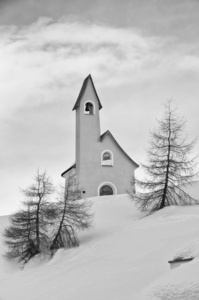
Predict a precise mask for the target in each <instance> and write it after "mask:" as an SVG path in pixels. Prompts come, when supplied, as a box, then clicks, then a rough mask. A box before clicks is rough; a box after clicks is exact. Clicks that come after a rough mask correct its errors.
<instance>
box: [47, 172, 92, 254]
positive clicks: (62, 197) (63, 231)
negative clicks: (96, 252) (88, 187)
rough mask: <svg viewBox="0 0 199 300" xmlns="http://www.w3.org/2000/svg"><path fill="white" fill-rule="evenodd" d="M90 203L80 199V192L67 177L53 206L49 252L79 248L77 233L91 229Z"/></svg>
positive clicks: (71, 179) (70, 178)
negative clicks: (53, 213) (53, 218)
mask: <svg viewBox="0 0 199 300" xmlns="http://www.w3.org/2000/svg"><path fill="white" fill-rule="evenodd" d="M90 208H91V203H90V202H89V201H88V200H85V199H81V192H80V190H79V189H78V187H77V186H76V185H74V184H73V178H72V177H71V176H70V175H69V178H68V181H67V182H66V185H65V187H60V193H59V199H58V202H57V203H56V204H55V211H56V218H55V223H54V230H53V232H54V233H53V237H52V242H51V246H50V250H51V251H54V250H57V249H59V248H71V247H76V246H79V240H78V237H77V232H78V231H82V230H86V229H89V228H91V227H92V219H93V214H92V213H91V212H90Z"/></svg>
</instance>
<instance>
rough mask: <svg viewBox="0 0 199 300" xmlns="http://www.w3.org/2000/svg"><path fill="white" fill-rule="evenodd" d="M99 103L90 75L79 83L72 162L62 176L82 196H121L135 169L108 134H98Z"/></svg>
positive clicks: (128, 185) (109, 133)
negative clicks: (72, 183)
mask: <svg viewBox="0 0 199 300" xmlns="http://www.w3.org/2000/svg"><path fill="white" fill-rule="evenodd" d="M101 108H102V104H101V102H100V99H99V97H98V94H97V91H96V89H95V86H94V83H93V80H92V77H91V75H89V76H88V77H87V78H86V79H85V80H84V82H83V85H82V88H81V90H80V93H79V96H78V98H77V101H76V103H75V105H74V107H73V110H74V111H75V112H76V161H75V163H74V164H73V165H72V166H70V167H69V168H68V169H67V170H66V171H64V172H63V173H62V177H64V178H65V180H66V181H67V180H68V178H69V176H70V178H71V177H72V179H73V182H74V185H76V186H78V188H79V189H80V190H81V193H82V197H86V198H87V197H94V196H98V195H100V196H103V195H112V194H125V193H126V192H127V190H128V189H130V187H131V184H130V182H131V181H132V180H133V178H134V172H135V170H136V168H138V164H137V163H135V162H134V161H133V160H132V159H131V158H130V157H129V156H128V154H127V153H126V152H125V151H124V150H123V149H122V147H121V146H120V145H119V144H118V142H117V141H116V140H115V138H114V137H113V135H112V134H111V132H110V131H106V132H105V133H103V134H101V132H100V114H99V111H100V109H101Z"/></svg>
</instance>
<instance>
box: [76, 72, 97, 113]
mask: <svg viewBox="0 0 199 300" xmlns="http://www.w3.org/2000/svg"><path fill="white" fill-rule="evenodd" d="M89 79H90V80H91V84H92V86H93V90H94V92H95V95H96V97H97V101H98V104H99V109H101V108H102V104H101V102H100V99H99V97H98V94H97V91H96V89H95V86H94V83H93V79H92V77H91V75H90V74H89V75H88V76H87V77H86V78H85V79H84V82H83V84H82V88H81V90H80V93H79V95H78V97H77V101H76V102H75V105H74V107H73V110H75V109H76V108H77V107H78V106H79V103H80V100H81V99H82V97H83V95H84V92H85V90H86V87H87V84H88V81H89Z"/></svg>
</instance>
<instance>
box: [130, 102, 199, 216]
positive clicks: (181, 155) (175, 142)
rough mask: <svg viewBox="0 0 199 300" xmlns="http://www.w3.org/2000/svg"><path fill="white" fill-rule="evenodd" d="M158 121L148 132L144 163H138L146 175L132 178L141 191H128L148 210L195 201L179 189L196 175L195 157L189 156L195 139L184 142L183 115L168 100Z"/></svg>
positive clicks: (194, 178)
mask: <svg viewBox="0 0 199 300" xmlns="http://www.w3.org/2000/svg"><path fill="white" fill-rule="evenodd" d="M158 123H159V127H158V129H157V130H155V131H154V132H152V133H151V140H150V146H149V148H148V152H147V154H148V163H147V164H142V168H143V170H144V172H145V174H146V175H147V177H146V178H147V179H145V180H138V179H136V180H135V183H136V185H137V187H138V189H139V188H140V190H141V191H142V192H139V193H137V195H136V196H135V195H133V193H130V197H131V198H132V199H133V200H135V201H136V203H137V205H138V207H139V208H140V210H141V211H145V210H146V211H149V212H150V213H151V212H154V211H157V210H159V209H162V208H164V207H165V206H169V205H189V204H197V203H198V202H197V201H196V200H195V199H193V198H192V197H191V196H189V195H188V194H187V193H186V192H185V191H184V190H183V187H185V186H186V185H187V184H191V183H192V182H193V181H195V180H197V179H198V171H197V163H196V158H195V157H193V156H191V150H192V149H193V146H194V143H195V140H194V141H191V142H187V140H186V136H185V135H184V125H185V121H184V118H183V117H180V116H179V115H178V113H177V111H176V109H173V108H172V107H171V102H170V101H168V103H167V104H166V105H165V114H164V116H163V118H162V119H161V120H159V121H158Z"/></svg>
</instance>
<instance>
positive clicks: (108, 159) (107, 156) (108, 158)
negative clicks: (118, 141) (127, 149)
mask: <svg viewBox="0 0 199 300" xmlns="http://www.w3.org/2000/svg"><path fill="white" fill-rule="evenodd" d="M101 165H102V166H113V153H112V152H111V151H110V150H105V151H103V152H102V154H101Z"/></svg>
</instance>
